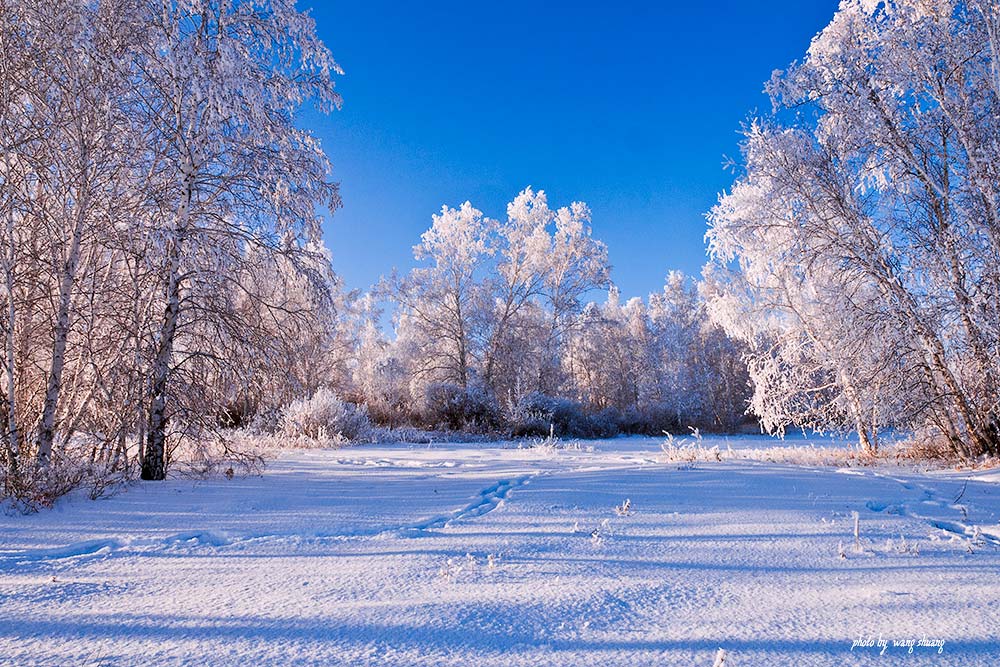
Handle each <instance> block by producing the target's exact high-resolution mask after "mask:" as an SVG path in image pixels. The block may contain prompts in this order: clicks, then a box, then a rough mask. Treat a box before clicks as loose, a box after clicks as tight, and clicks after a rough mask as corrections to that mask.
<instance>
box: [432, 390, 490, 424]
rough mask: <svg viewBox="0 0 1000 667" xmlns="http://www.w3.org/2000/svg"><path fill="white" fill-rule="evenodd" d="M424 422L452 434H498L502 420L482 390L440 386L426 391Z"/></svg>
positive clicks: (488, 396)
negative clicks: (447, 430) (443, 428)
mask: <svg viewBox="0 0 1000 667" xmlns="http://www.w3.org/2000/svg"><path fill="white" fill-rule="evenodd" d="M424 418H425V419H426V421H427V422H429V423H430V424H433V425H435V426H437V425H441V426H444V427H446V428H448V429H451V430H453V431H461V430H472V431H479V432H487V431H495V430H497V429H499V428H501V427H502V426H503V418H502V417H501V415H500V409H499V408H498V407H497V403H496V401H495V400H494V399H493V397H492V396H491V395H490V394H488V393H487V392H485V391H483V390H482V389H478V388H473V387H468V388H463V387H460V386H458V385H456V384H450V383H438V384H432V385H431V386H429V387H428V388H427V393H426V396H425V399H424Z"/></svg>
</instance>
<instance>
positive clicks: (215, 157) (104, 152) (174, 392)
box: [0, 0, 1000, 502]
mask: <svg viewBox="0 0 1000 667" xmlns="http://www.w3.org/2000/svg"><path fill="white" fill-rule="evenodd" d="M0 14H2V17H0V51H2V56H0V81H2V88H0V146H2V150H0V184H2V187H0V219H2V224H0V248H2V250H0V306H2V311H3V318H2V320H3V326H2V327H0V343H2V345H0V347H2V350H3V354H2V355H0V356H2V361H0V366H2V373H0V396H2V399H3V401H2V403H3V409H2V411H0V431H2V446H0V486H2V492H3V495H4V496H7V497H13V498H21V499H27V500H29V501H32V502H35V501H41V502H51V499H52V498H54V497H57V496H58V495H61V494H63V493H65V492H67V491H68V490H70V489H72V488H74V487H76V486H79V485H93V486H94V488H96V489H103V488H105V487H107V486H113V485H115V484H117V483H120V482H126V481H128V480H132V479H135V478H137V477H141V478H142V479H146V480H159V479H163V478H164V477H165V476H166V475H167V474H168V471H169V469H170V467H171V465H172V464H173V463H174V462H175V461H181V460H185V461H189V462H190V461H192V460H195V461H198V462H199V464H201V465H204V466H208V467H209V468H216V469H225V468H226V467H228V466H232V465H234V463H237V464H238V463H245V464H252V463H253V459H254V455H252V454H251V453H250V452H252V451H253V448H252V447H249V446H248V444H247V443H250V442H252V441H253V440H254V439H255V438H265V439H267V438H269V439H286V440H288V441H302V440H306V441H310V440H311V441H315V442H316V443H320V444H344V443H347V442H351V441H356V442H379V441H394V440H406V439H411V438H425V437H433V434H435V433H437V434H441V433H453V434H458V433H460V434H463V437H475V436H483V437H504V438H509V437H545V436H570V437H584V438H586V437H610V436H614V435H616V434H619V433H643V434H652V435H659V434H662V433H664V432H674V433H678V432H679V433H686V432H688V430H689V429H699V430H704V431H712V432H737V431H740V430H745V429H750V430H757V429H758V428H759V429H763V430H764V431H766V432H768V433H776V434H781V433H784V432H785V431H786V430H795V429H808V430H816V431H820V432H837V433H850V434H853V436H852V437H853V438H855V439H856V441H857V446H858V447H859V449H860V450H861V451H863V452H865V453H868V454H875V453H876V452H878V451H879V448H880V446H881V438H882V436H883V435H884V434H885V433H887V432H892V433H896V434H898V433H906V434H909V438H910V441H911V442H913V443H916V445H917V446H918V447H919V451H920V452H922V453H923V455H926V456H931V457H947V458H955V459H962V460H972V459H976V458H978V457H983V456H996V455H997V454H998V453H1000V392H998V383H1000V158H998V156H1000V150H998V149H1000V125H998V121H997V119H998V118H1000V73H998V72H1000V70H998V68H997V66H996V62H997V58H998V55H997V54H998V48H1000V32H998V31H1000V14H998V12H997V9H996V7H995V6H993V5H992V4H990V3H986V2H978V1H976V2H968V3H961V4H955V5H952V4H949V3H929V2H920V1H917V0H901V1H900V2H894V3H888V4H885V5H883V4H877V5H876V3H871V2H867V1H858V2H854V1H850V2H846V3H844V6H843V7H842V9H841V11H839V12H838V13H837V15H836V16H835V18H834V20H833V22H832V23H831V24H830V25H829V26H828V27H827V28H826V29H825V30H824V31H823V32H822V33H820V34H819V35H818V36H817V37H816V38H815V39H814V40H813V42H812V44H811V46H810V48H809V50H808V52H807V54H806V56H805V57H804V58H803V59H802V60H801V61H799V62H796V63H794V64H793V65H791V66H790V67H789V68H787V69H785V70H779V71H775V73H774V75H773V78H772V79H771V81H770V82H769V83H768V84H767V92H768V94H769V95H770V97H771V100H772V102H773V105H774V109H773V111H772V112H771V113H768V114H762V115H759V116H757V117H752V118H750V119H748V121H747V123H746V125H745V126H744V128H743V142H742V156H741V158H740V159H739V160H738V165H737V166H736V167H735V171H736V179H735V182H734V183H733V185H732V187H731V189H730V190H729V191H727V192H724V193H722V194H721V195H720V197H719V199H718V203H717V204H716V205H715V207H714V208H712V209H711V211H709V212H708V213H707V222H708V226H707V233H706V242H707V249H708V253H709V259H708V263H707V264H706V265H705V268H704V270H703V274H702V275H701V276H698V277H692V276H685V275H683V274H681V273H679V272H675V271H674V272H672V271H668V270H667V268H666V267H665V270H664V274H665V275H666V279H665V282H664V285H663V288H662V290H659V291H656V292H654V293H652V294H649V295H648V296H646V297H645V298H643V297H632V298H627V297H626V296H624V295H621V294H620V292H619V290H618V289H617V288H616V287H615V285H614V283H613V280H612V276H613V267H612V266H611V265H610V263H609V260H608V255H607V247H606V246H605V245H604V243H602V242H601V240H600V239H597V238H594V237H593V235H592V230H591V212H590V210H589V208H588V206H587V204H585V203H583V202H579V201H575V202H558V203H553V204H552V205H550V203H549V201H548V198H547V196H546V193H545V192H544V191H543V190H541V189H534V188H533V187H525V188H524V189H523V190H522V191H521V192H519V193H516V194H515V193H511V197H512V199H511V201H510V203H509V204H508V205H507V208H506V211H487V212H483V211H480V210H479V209H477V208H476V207H475V206H474V205H473V204H472V203H470V202H468V201H467V202H465V203H460V202H447V203H445V204H444V205H443V206H442V207H441V209H440V211H439V212H437V213H433V214H431V212H428V223H429V226H428V228H427V231H425V232H424V233H423V235H422V236H421V237H420V238H419V239H400V240H399V242H400V243H402V244H410V243H414V244H415V245H413V255H414V259H415V260H416V262H417V265H416V268H413V269H412V270H409V271H401V272H400V271H397V272H394V273H392V274H391V275H387V276H385V277H384V278H383V279H382V280H381V281H380V282H379V283H378V284H375V285H372V286H371V288H370V289H368V290H362V291H358V290H348V289H346V288H345V287H344V285H343V284H342V281H341V280H340V278H339V277H338V274H337V272H336V266H337V260H336V258H337V249H336V248H327V247H326V246H325V245H324V242H323V239H322V230H321V225H322V224H323V221H324V219H325V215H326V214H328V213H330V212H333V220H334V221H336V209H337V208H338V206H339V204H340V198H339V197H340V194H339V189H338V185H337V182H336V178H335V176H336V171H335V169H333V167H332V166H331V160H330V158H329V157H328V155H327V152H326V151H327V149H329V151H330V154H331V155H333V156H334V157H335V156H336V146H332V147H321V146H320V145H319V142H318V141H317V140H316V138H315V137H314V136H313V134H312V133H311V132H310V131H309V130H308V129H304V128H303V127H302V125H301V124H300V123H298V121H297V119H298V118H299V116H300V113H301V111H302V110H303V109H304V108H306V107H314V108H316V109H318V110H319V111H321V112H323V113H332V114H333V121H334V122H335V120H336V110H337V109H338V107H339V105H340V103H341V99H340V97H339V95H338V93H337V92H336V90H335V81H336V79H337V77H338V76H339V75H340V73H341V70H340V68H339V66H338V64H337V62H336V61H335V60H334V57H333V55H332V54H331V52H330V50H329V49H328V48H327V46H326V45H325V44H323V42H322V41H321V40H320V39H319V38H318V36H317V35H316V30H315V24H314V21H313V19H312V18H311V16H310V15H309V14H308V13H307V12H303V11H300V10H299V9H298V8H296V6H295V3H294V2H291V1H290V0H268V1H260V2H239V3H218V2H212V1H208V0H188V1H186V2H180V3H159V2H155V3H154V2H148V1H147V0H109V1H106V2H71V1H68V0H57V1H56V2H49V3H39V2H35V1H33V0H14V1H12V2H4V3H2V4H0ZM334 224H335V222H334ZM220 466H221V468H220ZM231 469H232V468H231V467H230V470H231Z"/></svg>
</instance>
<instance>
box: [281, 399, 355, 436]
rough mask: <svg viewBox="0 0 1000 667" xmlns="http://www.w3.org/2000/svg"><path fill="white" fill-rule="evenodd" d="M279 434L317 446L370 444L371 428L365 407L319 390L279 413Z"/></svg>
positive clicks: (293, 402) (294, 402)
mask: <svg viewBox="0 0 1000 667" xmlns="http://www.w3.org/2000/svg"><path fill="white" fill-rule="evenodd" d="M280 423H281V429H280V430H281V433H282V434H283V435H285V436H289V437H293V438H306V439H309V440H315V441H317V442H324V443H325V442H329V441H338V440H349V441H359V440H362V441H363V440H369V439H370V437H371V434H372V424H371V421H370V420H369V419H368V411H367V409H366V408H365V407H364V406H359V405H354V404H353V403H347V402H345V401H342V400H340V398H338V397H337V394H336V393H334V392H333V391H332V390H330V389H327V388H325V387H321V388H320V389H318V390H316V393H315V394H313V395H312V396H311V397H310V398H305V399H299V400H296V401H292V402H291V403H289V404H288V405H287V406H285V407H284V408H283V409H282V411H281V422H280Z"/></svg>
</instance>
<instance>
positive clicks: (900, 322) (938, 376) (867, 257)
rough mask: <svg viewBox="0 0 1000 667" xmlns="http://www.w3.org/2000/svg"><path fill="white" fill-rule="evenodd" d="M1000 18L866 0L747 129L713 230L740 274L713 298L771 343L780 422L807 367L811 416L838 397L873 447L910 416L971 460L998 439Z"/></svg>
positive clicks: (762, 380) (727, 262) (782, 81)
mask: <svg viewBox="0 0 1000 667" xmlns="http://www.w3.org/2000/svg"><path fill="white" fill-rule="evenodd" d="M997 11H998V10H997V7H996V6H995V5H994V4H992V3H985V2H971V3H950V2H925V1H923V0H900V1H898V2H888V3H872V2H862V1H859V0H848V1H846V2H843V3H842V4H841V7H840V10H839V11H838V12H837V14H836V16H835V17H834V19H833V21H832V22H831V24H830V25H829V26H828V27H827V28H826V29H824V30H823V31H822V32H821V33H820V34H819V35H818V36H817V37H816V39H815V40H814V41H813V43H812V45H811V47H810V49H809V51H808V53H807V56H806V58H805V60H804V61H803V62H802V63H800V64H797V65H794V66H793V67H791V68H790V69H789V70H788V71H786V72H778V73H776V74H775V76H774V78H773V80H772V81H771V83H770V84H769V86H768V89H769V91H770V93H771V95H772V98H773V99H774V102H775V106H776V109H777V110H778V114H777V115H776V117H774V118H771V119H763V120H760V121H757V122H754V123H752V124H751V125H750V126H749V127H748V129H747V131H746V139H745V144H744V161H745V172H744V174H743V176H742V177H741V178H740V179H739V180H738V181H737V183H736V184H735V185H734V187H733V190H732V192H731V193H729V194H726V195H724V196H723V197H721V198H720V201H719V204H718V205H717V206H716V207H715V208H714V209H713V211H712V213H711V214H710V216H709V220H710V230H709V234H708V239H709V243H710V247H711V249H712V252H713V255H714V256H715V258H716V262H717V263H718V264H719V266H720V267H723V268H732V267H733V266H736V267H737V268H738V271H737V274H738V275H737V274H732V276H733V278H732V280H730V281H729V283H728V286H727V287H726V288H725V289H724V290H723V293H722V294H720V295H719V296H718V298H717V299H716V300H715V305H714V306H713V309H714V311H715V312H716V314H717V315H719V316H720V321H721V322H723V323H724V324H725V325H726V327H727V330H729V331H730V332H731V333H733V334H734V335H737V336H739V337H741V338H743V339H744V340H747V341H748V342H750V343H751V344H752V345H754V346H755V348H756V350H757V353H756V359H757V361H756V364H755V365H756V370H755V382H756V385H757V398H756V399H755V403H756V404H757V405H758V407H759V408H763V406H764V404H765V403H769V404H770V405H773V406H775V410H776V412H774V413H773V414H775V415H776V417H777V418H776V419H775V420H774V421H772V422H771V423H772V425H776V424H777V423H778V422H779V421H781V420H782V419H788V418H791V417H792V416H793V415H792V414H791V413H786V414H785V415H783V416H779V415H780V413H782V412H784V410H785V408H783V407H780V406H781V405H782V401H781V399H780V398H779V396H778V395H779V394H780V393H781V392H784V391H786V388H785V387H783V386H782V382H783V380H782V378H787V377H793V376H795V375H796V374H798V377H799V380H798V381H796V382H795V383H794V385H795V386H796V387H797V390H798V389H801V391H800V392H799V393H800V395H809V396H810V399H809V401H807V403H806V404H804V405H806V406H808V404H809V403H812V406H811V407H805V409H804V413H811V414H814V415H816V416H818V419H817V421H818V422H827V421H831V420H830V419H828V417H827V416H824V413H825V412H826V411H827V410H828V409H829V408H830V407H831V406H840V407H838V408H835V409H834V412H840V413H842V414H847V415H850V420H851V421H853V422H854V425H855V427H856V429H857V431H858V432H859V434H860V439H861V444H862V446H865V447H867V448H871V447H873V443H872V437H871V436H872V434H873V433H875V432H877V430H878V428H879V426H880V425H883V424H885V415H886V414H889V413H895V414H896V415H897V416H900V417H902V418H903V419H905V420H908V423H910V424H911V425H914V426H920V427H923V428H927V429H930V430H931V431H933V432H936V433H937V434H939V435H940V436H941V437H942V438H943V439H944V440H945V441H946V442H947V443H948V445H949V447H950V449H951V450H952V451H953V452H954V453H955V454H957V455H959V456H965V457H967V456H975V455H978V454H981V453H995V452H996V451H997V450H998V445H1000V430H998V415H1000V410H998V398H997V396H998V394H997V386H998V385H997V381H998V371H1000V361H998V359H1000V357H998V350H1000V347H998V340H1000V336H998V334H1000V327H998V324H997V323H998V322H1000V317H998V315H1000V311H998V304H1000V298H998V296H1000V291H998V286H1000V282H998V270H997V267H998V266H1000V261H998V260H1000V243H998V241H1000V225H998V220H1000V218H998V217H997V210H998V209H997V183H998V179H997V176H998V161H997V159H996V156H997V154H998V153H997V151H996V147H997V146H998V145H1000V141H998V140H1000V125H998V122H997V118H998V117H1000V116H998V113H997V112H998V110H1000V106H998V102H1000V95H998V90H1000V87H998V85H997V82H998V79H997V74H996V72H997V60H996V58H997V49H996V44H997V41H996V31H995V27H996V25H997ZM792 109H794V110H796V113H791V111H790V110H792ZM782 110H786V111H782ZM750 318H753V319H755V320H756V321H757V322H758V323H759V324H751V323H750ZM779 368H783V369H784V370H781V371H780V372H779V371H778V369H779ZM881 380H885V382H881ZM880 385H881V386H889V387H897V388H902V389H903V390H904V393H906V394H907V397H906V398H907V400H906V401H905V409H904V410H902V411H900V410H899V409H898V407H899V406H896V408H895V409H893V408H890V409H887V408H888V403H887V402H886V401H887V400H891V396H892V395H893V393H895V392H893V393H889V392H884V391H880V390H879V386H880ZM802 392H804V393H802ZM793 393H794V392H793ZM772 399H773V400H772ZM797 411H798V410H793V411H792V413H794V412H797ZM801 416H802V414H801V413H800V415H799V417H796V419H797V418H801ZM833 421H836V419H833ZM866 434H867V435H866Z"/></svg>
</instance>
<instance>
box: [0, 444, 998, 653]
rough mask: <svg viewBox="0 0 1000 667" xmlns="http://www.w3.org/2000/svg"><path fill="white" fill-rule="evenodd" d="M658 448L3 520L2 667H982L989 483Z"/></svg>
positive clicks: (401, 450)
mask: <svg viewBox="0 0 1000 667" xmlns="http://www.w3.org/2000/svg"><path fill="white" fill-rule="evenodd" d="M659 442H660V441H659V440H657V439H648V438H622V439H616V440H606V441H596V442H585V443H580V445H579V446H569V447H564V448H553V447H537V448H526V447H519V446H518V445H517V444H516V443H493V444H471V445H470V444H467V443H466V444H454V443H449V444H434V445H381V446H364V447H357V448H352V449H341V450H296V451H289V452H285V453H283V454H281V456H280V457H279V458H278V459H277V460H276V461H273V462H272V463H271V464H270V465H269V466H268V468H267V469H266V471H265V472H264V474H263V475H262V476H259V477H247V478H242V479H241V478H239V477H237V478H235V479H232V480H226V479H224V478H212V479H205V480H191V479H173V480H168V481H166V482H147V483H141V484H137V485H136V486H134V487H132V488H131V489H129V490H128V491H127V492H124V493H121V494H119V495H117V496H115V497H112V498H109V499H104V500H98V501H90V500H87V499H86V498H85V497H84V496H77V497H70V498H67V499H64V500H63V501H60V502H59V503H58V504H57V505H56V506H55V507H54V508H53V509H52V510H48V511H43V512H40V513H38V514H34V515H28V516H22V515H8V516H0V664H4V665H17V666H22V665H87V666H95V667H96V666H97V665H101V666H107V667H110V666H124V665H137V664H146V665H401V666H402V665H456V666H458V665H461V666H466V665H501V664H502V665H573V666H576V665H601V666H602V667H607V666H609V665H654V664H662V665H675V664H676V665H705V666H706V667H707V666H709V665H712V664H713V662H714V660H715V656H716V654H717V651H718V649H719V648H724V649H725V650H726V651H727V655H726V663H725V664H726V665H727V666H731V665H734V666H737V667H742V666H745V665H762V666H763V665H766V666H777V665H802V664H808V665H876V664H878V665H884V664H899V663H901V662H903V661H905V662H906V664H908V665H910V664H913V665H956V666H959V665H961V666H963V667H965V666H968V665H976V664H987V663H988V662H989V659H990V657H992V656H995V654H996V646H997V643H998V641H1000V614H998V613H997V611H998V610H1000V577H998V576H997V575H998V574H1000V551H998V550H997V545H1000V531H998V525H997V522H998V520H1000V486H998V482H1000V475H998V474H997V473H996V472H974V473H969V472H963V473H959V472H955V471H947V470H945V471H941V470H938V471H930V472H921V471H919V470H916V469H911V468H906V467H899V466H883V467H879V468H851V469H837V468H833V467H807V466H793V465H788V464H779V463H771V462H768V461H761V460H754V459H755V457H754V450H755V448H756V449H759V448H764V447H773V446H775V444H776V443H775V441H772V440H770V439H766V438H763V437H750V436H745V437H741V438H728V439H724V438H706V439H705V443H704V445H705V446H706V447H712V446H718V447H719V448H720V450H726V451H728V449H729V448H732V449H733V450H735V451H736V452H737V453H739V452H741V451H745V452H746V453H747V458H746V459H745V460H739V459H733V460H726V461H724V462H719V463H716V462H701V461H695V462H680V463H678V462H671V461H666V460H665V459H664V455H663V454H662V452H661V451H660V448H659ZM806 442H808V441H806ZM777 444H778V445H779V446H780V445H782V444H783V443H780V442H779V443H777ZM787 444H788V445H789V446H795V447H800V446H802V445H803V444H804V441H803V440H802V439H798V440H796V439H792V440H790V441H789V442H788V443H787ZM816 444H817V445H826V446H829V445H830V442H829V441H826V442H817V443H816ZM843 472H848V473H851V474H842V473H843ZM626 499H629V500H630V505H631V508H630V513H629V514H628V515H627V516H620V515H619V514H618V513H616V512H615V507H616V506H621V505H622V504H623V503H624V501H625V500H626ZM855 512H857V513H858V515H859V518H860V535H861V549H860V550H858V549H856V548H855V544H854V533H853V531H854V513H855ZM841 553H843V554H844V557H843V558H842V557H841V556H840V554H841ZM880 636H881V638H882V639H883V640H886V641H887V642H888V646H887V647H885V649H884V650H885V655H881V656H880V655H879V653H880V651H882V650H883V649H882V648H880V647H879V646H878V643H877V641H878V639H879V637H880ZM869 638H870V639H871V640H872V644H873V645H872V646H871V647H869V646H865V645H858V646H854V648H853V649H852V645H854V643H855V642H856V640H867V639H869ZM921 638H925V639H927V640H931V641H930V643H933V642H934V641H937V640H943V641H944V645H943V647H941V652H940V653H939V652H938V650H939V648H938V646H936V645H935V646H929V647H928V646H918V645H916V642H917V641H918V640H920V639H921ZM892 639H898V640H904V641H905V640H913V642H914V647H913V652H912V654H909V653H908V650H909V648H908V647H905V646H903V647H895V646H893V645H892V643H891V640H892Z"/></svg>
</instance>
